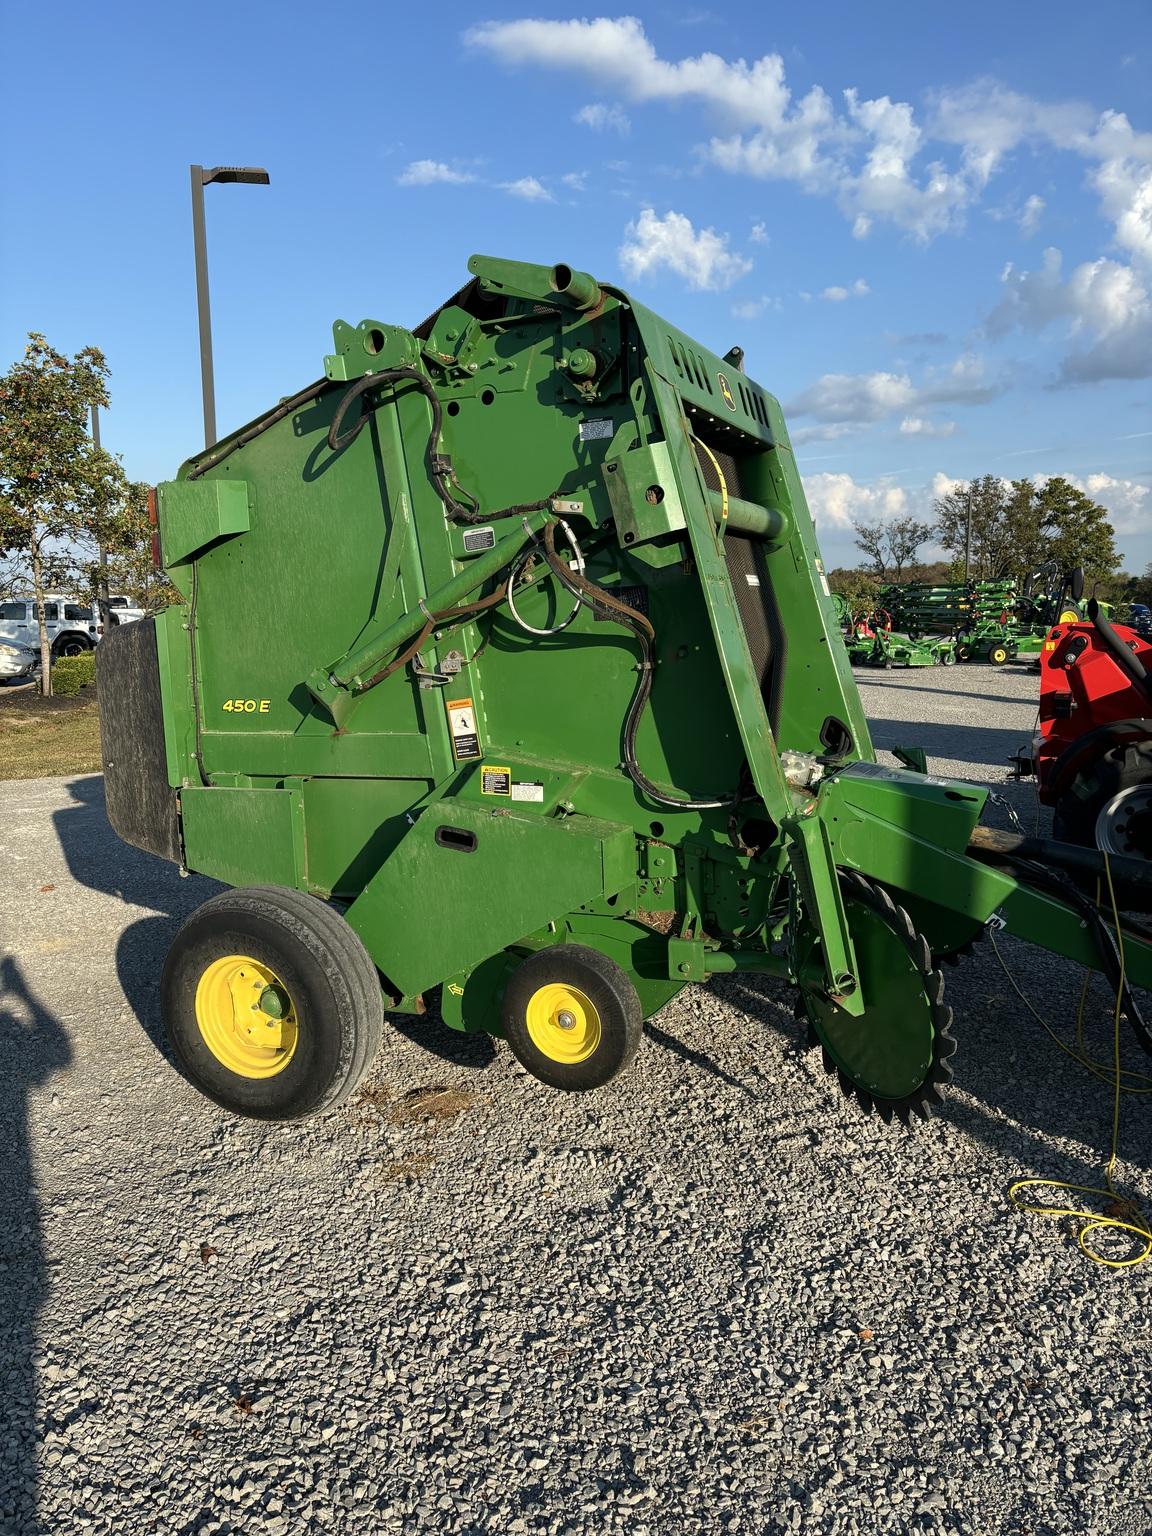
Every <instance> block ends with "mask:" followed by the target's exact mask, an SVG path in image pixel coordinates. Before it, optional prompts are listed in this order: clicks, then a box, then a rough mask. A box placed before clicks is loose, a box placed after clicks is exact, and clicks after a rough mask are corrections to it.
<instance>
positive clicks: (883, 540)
mask: <svg viewBox="0 0 1152 1536" xmlns="http://www.w3.org/2000/svg"><path fill="white" fill-rule="evenodd" d="M852 530H853V532H854V533H855V535H856V544H857V546H858V548H859V549H860V551H861V552H862V553H863V554H864V556H865V557H866V558H867V560H868V570H869V571H870V572H871V573H872V575H873V576H875V577H876V578H877V579H878V580H880V581H900V580H902V579H903V577H904V574H905V572H906V570H907V569H908V567H909V566H910V565H912V564H913V563H914V562H915V559H916V555H917V553H918V551H919V549H920V546H921V545H922V544H924V543H926V542H927V541H928V539H930V538H931V537H932V524H931V523H922V522H919V521H918V520H917V519H916V518H914V517H890V518H889V519H888V521H887V522H884V523H866V522H863V521H854V522H853V524H852Z"/></svg>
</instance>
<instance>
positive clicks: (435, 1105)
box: [388, 1088, 476, 1125]
mask: <svg viewBox="0 0 1152 1536" xmlns="http://www.w3.org/2000/svg"><path fill="white" fill-rule="evenodd" d="M475 1102H476V1095H475V1094H473V1093H465V1092H464V1091H463V1089H460V1088H413V1089H411V1090H410V1091H409V1092H408V1093H406V1094H404V1096H403V1097H402V1098H401V1099H399V1100H397V1102H396V1103H395V1104H394V1105H393V1106H392V1109H391V1111H390V1112H389V1115H388V1118H389V1119H390V1120H391V1121H392V1123H393V1125H411V1124H412V1123H413V1122H416V1121H421V1120H433V1121H438V1122H442V1121H445V1120H455V1118H456V1116H457V1115H462V1114H463V1113H464V1111H465V1110H466V1109H471V1108H472V1106H473V1105H474V1104H475Z"/></svg>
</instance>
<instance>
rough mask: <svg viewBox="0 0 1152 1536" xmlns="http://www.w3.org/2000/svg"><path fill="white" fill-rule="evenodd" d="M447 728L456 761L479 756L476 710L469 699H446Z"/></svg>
mask: <svg viewBox="0 0 1152 1536" xmlns="http://www.w3.org/2000/svg"><path fill="white" fill-rule="evenodd" d="M446 705H447V709H448V729H449V731H450V732H451V734H452V751H453V754H454V755H455V758H456V761H457V762H458V763H459V762H463V761H464V760H465V759H466V758H469V757H479V756H480V737H479V735H478V734H477V731H476V711H475V710H474V709H473V708H472V700H471V699H448V700H447V701H446Z"/></svg>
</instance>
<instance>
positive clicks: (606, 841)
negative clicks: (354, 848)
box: [347, 801, 636, 995]
mask: <svg viewBox="0 0 1152 1536" xmlns="http://www.w3.org/2000/svg"><path fill="white" fill-rule="evenodd" d="M635 872H636V854H635V838H634V834H633V832H632V831H631V829H630V828H628V827H624V826H620V825H618V824H615V823H613V822H606V821H600V820H598V819H597V818H595V817H590V816H571V817H566V818H564V819H562V820H544V819H542V818H540V817H533V816H527V815H515V814H513V813H512V812H511V811H510V810H506V809H503V808H501V809H491V810H490V809H487V808H484V807H479V806H471V805H467V804H465V803H463V802H460V801H457V802H455V803H444V802H441V803H438V804H436V805H433V806H431V807H429V809H428V810H426V811H425V812H424V814H423V815H422V816H421V817H420V819H419V820H418V821H417V822H416V825H415V826H414V827H413V828H412V829H411V831H410V832H409V833H408V835H407V836H406V837H405V838H404V840H403V841H402V842H401V843H400V845H399V846H398V847H397V848H396V850H395V852H394V853H392V854H391V855H390V857H389V858H388V859H386V860H385V862H384V864H383V865H382V867H381V868H380V870H379V871H378V873H377V874H376V875H375V876H374V877H373V878H372V880H370V881H369V883H368V885H367V887H366V888H365V890H364V892H363V894H362V895H361V896H360V897H358V898H357V900H356V901H354V902H353V903H352V905H351V906H350V907H349V909H348V914H347V915H348V921H349V923H351V925H352V927H353V928H354V929H355V930H356V932H357V933H358V934H359V935H360V937H361V938H362V939H363V940H364V943H365V945H366V947H367V949H368V953H369V954H370V955H371V956H372V958H373V959H374V960H375V961H376V964H377V965H378V966H379V967H380V969H381V970H382V971H383V972H384V974H385V975H386V976H387V977H388V979H389V980H390V981H391V982H392V983H393V985H394V986H396V987H397V988H398V989H399V990H400V992H401V993H403V994H405V995H412V994H414V993H417V992H423V991H424V990H425V988H427V987H431V986H434V985H435V984H436V983H437V982H439V981H443V980H444V979H445V977H447V976H451V975H454V974H455V973H456V972H459V971H467V970H469V969H471V967H472V966H474V965H477V964H478V963H479V962H480V961H481V960H485V959H487V958H488V956H489V955H494V954H496V953H497V952H498V951H500V950H502V949H505V948H506V947H507V946H508V945H509V944H514V943H516V942H517V940H519V939H522V938H523V937H524V936H525V935H526V934H529V933H531V932H533V931H534V930H535V929H538V928H541V927H543V926H544V925H545V924H546V923H550V922H557V921H559V920H560V919H562V918H564V917H565V916H566V915H567V914H568V913H569V912H571V911H574V910H575V909H576V908H577V907H579V906H581V905H583V904H584V903H586V902H589V901H593V900H595V899H597V898H598V897H601V896H612V895H615V893H616V892H617V891H618V890H620V889H621V888H622V887H623V885H624V884H626V883H627V881H628V880H630V879H634V878H635Z"/></svg>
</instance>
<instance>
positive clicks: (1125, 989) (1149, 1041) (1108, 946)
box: [1009, 857, 1152, 1056]
mask: <svg viewBox="0 0 1152 1536" xmlns="http://www.w3.org/2000/svg"><path fill="white" fill-rule="evenodd" d="M1009 863H1011V864H1013V865H1014V866H1015V867H1017V868H1018V869H1020V870H1022V871H1023V872H1024V873H1025V874H1026V875H1027V877H1028V879H1029V881H1030V882H1031V883H1032V884H1034V885H1038V886H1040V887H1041V888H1045V889H1047V890H1048V891H1049V892H1050V893H1051V894H1052V895H1054V896H1056V897H1057V898H1058V899H1059V900H1060V901H1064V902H1067V903H1068V905H1069V906H1073V907H1075V908H1076V909H1077V910H1078V911H1079V912H1080V913H1081V915H1082V916H1083V918H1084V920H1085V922H1086V923H1087V925H1088V927H1089V929H1090V930H1091V932H1092V937H1093V939H1094V940H1095V941H1096V948H1097V950H1098V951H1099V954H1100V963H1101V967H1102V969H1103V971H1104V974H1105V976H1107V978H1108V980H1109V982H1110V983H1111V985H1112V987H1113V988H1114V989H1117V990H1119V992H1120V1001H1121V1004H1122V1006H1123V1008H1124V1011H1125V1012H1126V1013H1127V1015H1128V1022H1129V1024H1131V1026H1132V1033H1133V1034H1134V1035H1135V1036H1136V1040H1137V1042H1138V1044H1139V1045H1140V1048H1141V1049H1142V1050H1143V1051H1145V1052H1146V1053H1147V1054H1148V1055H1149V1056H1152V1030H1150V1029H1149V1028H1148V1024H1147V1022H1146V1021H1145V1018H1144V1015H1143V1014H1142V1013H1141V1012H1140V1009H1139V1007H1138V1005H1137V1003H1136V999H1135V997H1134V996H1133V995H1132V988H1131V987H1130V986H1129V985H1128V980H1127V977H1124V982H1123V986H1121V977H1122V976H1123V969H1122V966H1121V963H1120V950H1119V947H1118V945H1117V941H1116V936H1115V934H1113V932H1112V930H1111V928H1109V926H1108V924H1107V923H1106V922H1105V921H1104V919H1103V917H1102V916H1101V915H1100V908H1099V907H1098V906H1097V905H1096V903H1095V902H1094V901H1092V900H1091V899H1090V898H1089V897H1087V896H1085V895H1084V893H1083V891H1080V890H1078V889H1077V887H1076V886H1075V885H1074V884H1073V883H1072V881H1071V880H1069V879H1068V878H1067V876H1065V875H1062V874H1059V873H1056V872H1055V871H1053V870H1050V869H1046V868H1045V866H1044V865H1043V864H1034V863H1032V861H1031V860H1030V859H1013V858H1011V857H1009Z"/></svg>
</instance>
